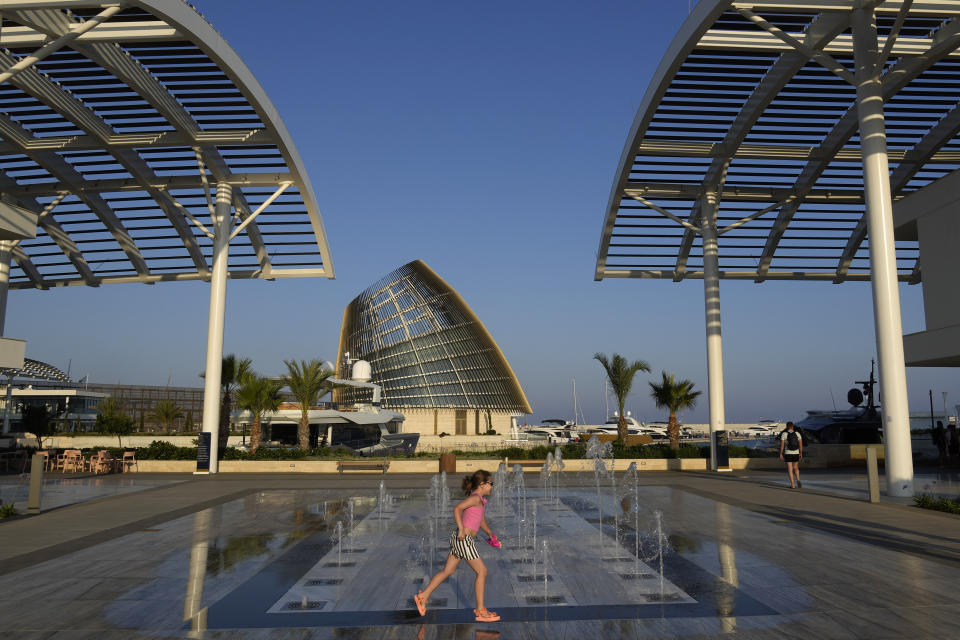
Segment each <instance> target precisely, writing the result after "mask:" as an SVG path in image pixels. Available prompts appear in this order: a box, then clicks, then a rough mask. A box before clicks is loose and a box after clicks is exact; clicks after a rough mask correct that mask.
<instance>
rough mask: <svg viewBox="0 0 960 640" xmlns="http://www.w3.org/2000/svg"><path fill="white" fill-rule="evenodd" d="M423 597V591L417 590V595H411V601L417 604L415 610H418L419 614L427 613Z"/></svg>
mask: <svg viewBox="0 0 960 640" xmlns="http://www.w3.org/2000/svg"><path fill="white" fill-rule="evenodd" d="M421 598H423V591H417V595H415V596H413V601H414V603H416V605H417V611H419V612H420V615H422V616H425V615H427V603H426V601H425V600H423V599H421Z"/></svg>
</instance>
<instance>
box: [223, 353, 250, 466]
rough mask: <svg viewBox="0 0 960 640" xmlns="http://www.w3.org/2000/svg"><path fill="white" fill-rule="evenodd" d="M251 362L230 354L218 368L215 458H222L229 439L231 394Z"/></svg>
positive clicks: (248, 369)
mask: <svg viewBox="0 0 960 640" xmlns="http://www.w3.org/2000/svg"><path fill="white" fill-rule="evenodd" d="M252 364H253V361H252V360H250V358H238V357H237V356H236V355H234V354H232V353H231V354H230V355H228V356H226V357H224V359H223V363H222V365H221V368H220V391H221V393H222V394H223V395H222V396H221V398H220V424H219V427H218V428H217V434H218V435H217V457H218V458H221V459H222V458H223V454H224V452H225V451H226V450H227V440H228V439H229V438H230V411H231V410H232V409H233V394H234V392H235V391H236V390H237V387H238V386H239V385H240V381H241V380H242V379H243V377H244V376H245V375H247V373H248V372H249V371H250V366H251V365H252Z"/></svg>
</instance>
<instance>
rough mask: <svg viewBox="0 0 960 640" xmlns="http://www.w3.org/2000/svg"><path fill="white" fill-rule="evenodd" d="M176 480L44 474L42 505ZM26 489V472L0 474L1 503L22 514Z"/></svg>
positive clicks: (55, 505) (75, 501)
mask: <svg viewBox="0 0 960 640" xmlns="http://www.w3.org/2000/svg"><path fill="white" fill-rule="evenodd" d="M179 481H180V479H179V478H177V479H174V478H164V477H162V476H157V475H151V476H146V477H145V476H144V475H141V474H137V473H123V474H110V475H102V476H96V475H87V474H76V475H74V474H63V473H45V474H44V477H43V492H42V496H43V497H42V502H41V508H42V509H43V510H45V511H49V510H50V509H56V508H59V507H65V506H67V505H70V504H78V503H80V502H86V501H88V500H96V499H98V498H106V497H109V496H115V495H120V494H125V493H130V492H133V491H142V490H144V489H150V488H152V487H161V486H164V485H167V484H171V483H173V482H179ZM29 490H30V476H29V474H10V475H6V476H0V501H2V502H3V504H13V505H14V507H16V509H17V511H19V512H21V513H23V512H25V511H26V510H27V495H28V493H29Z"/></svg>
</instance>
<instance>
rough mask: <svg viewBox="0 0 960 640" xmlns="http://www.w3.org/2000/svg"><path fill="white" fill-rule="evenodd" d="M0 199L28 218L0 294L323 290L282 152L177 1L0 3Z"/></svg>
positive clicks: (312, 234)
mask: <svg viewBox="0 0 960 640" xmlns="http://www.w3.org/2000/svg"><path fill="white" fill-rule="evenodd" d="M0 12H2V28H0V45H2V48H0V139H2V140H0V194H2V197H3V200H4V202H5V203H6V204H10V205H16V206H18V207H21V208H23V209H27V210H29V211H33V212H34V213H36V214H39V220H38V227H39V228H38V229H37V235H36V238H35V239H25V240H22V241H20V242H19V244H17V245H16V246H14V248H13V256H12V257H13V265H12V267H11V273H10V287H11V288H15V289H22V288H40V289H46V288H50V287H56V286H65V285H91V286H98V285H101V284H110V283H123V282H143V283H154V282H160V281H172V280H209V279H211V269H212V267H211V264H212V263H213V253H214V249H213V247H214V245H215V242H214V235H215V233H216V230H215V226H216V224H215V223H214V222H213V221H212V220H211V219H212V218H213V217H214V216H213V214H214V194H213V192H214V191H215V190H216V189H217V187H218V186H220V187H222V186H225V185H229V186H230V187H232V189H231V193H230V198H231V199H232V203H231V204H232V205H233V209H234V210H235V212H236V224H235V226H234V227H233V228H232V229H230V230H229V233H230V236H231V237H230V241H231V242H230V244H231V245H232V248H231V251H230V255H229V262H228V266H227V271H228V276H227V277H230V278H264V279H274V278H284V277H327V278H332V277H333V275H334V271H333V264H332V261H331V258H330V252H329V248H328V245H327V238H326V234H325V232H324V228H323V223H322V220H321V217H320V212H319V209H318V207H317V204H316V201H315V198H314V194H313V191H312V187H311V186H310V183H309V181H308V180H307V174H306V171H305V169H304V166H303V163H302V162H301V160H300V157H299V155H298V153H297V150H296V148H295V147H294V145H293V142H292V140H291V138H290V135H289V134H288V132H287V130H286V128H285V127H284V125H283V122H282V121H281V120H280V118H279V116H278V114H277V112H276V110H275V108H274V107H273V105H272V104H271V103H270V100H269V99H268V98H267V96H266V94H265V92H264V90H263V88H262V87H261V86H260V85H259V83H258V82H257V81H256V79H255V78H254V77H253V75H252V74H251V72H250V70H249V69H248V68H247V67H246V65H244V63H243V62H242V61H241V60H240V58H239V57H238V56H237V54H236V53H235V52H234V51H233V49H231V48H230V46H229V45H228V44H227V43H226V41H225V40H224V39H223V37H222V36H221V35H220V34H219V33H217V32H216V31H215V30H214V28H213V27H212V26H211V25H210V24H209V23H208V22H207V21H206V20H205V19H204V18H203V17H202V16H201V15H200V14H198V13H197V11H196V10H195V9H194V8H192V7H191V6H189V5H187V4H186V3H185V2H182V1H181V0H163V1H161V0H130V1H125V2H119V3H115V2H106V1H100V2H97V1H90V0H32V1H23V2H21V1H17V0H13V1H5V2H3V3H2V4H0Z"/></svg>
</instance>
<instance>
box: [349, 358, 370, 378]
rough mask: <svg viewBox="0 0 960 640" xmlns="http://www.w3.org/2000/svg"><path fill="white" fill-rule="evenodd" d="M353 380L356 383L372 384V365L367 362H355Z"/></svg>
mask: <svg viewBox="0 0 960 640" xmlns="http://www.w3.org/2000/svg"><path fill="white" fill-rule="evenodd" d="M351 378H353V380H354V381H356V382H370V378H371V375H370V363H369V362H367V361H366V360H357V361H356V362H354V363H353V370H352V373H351Z"/></svg>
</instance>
